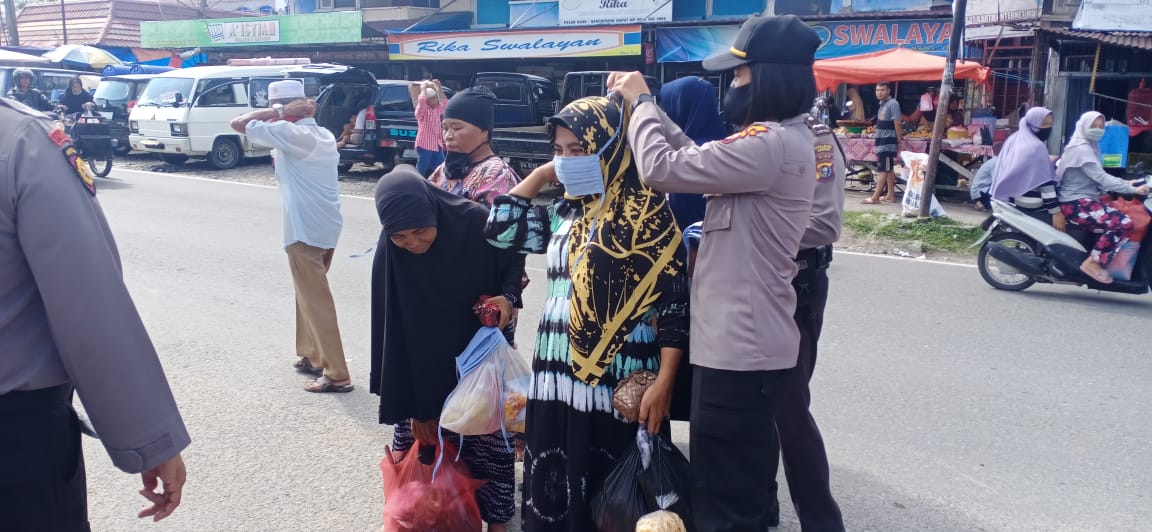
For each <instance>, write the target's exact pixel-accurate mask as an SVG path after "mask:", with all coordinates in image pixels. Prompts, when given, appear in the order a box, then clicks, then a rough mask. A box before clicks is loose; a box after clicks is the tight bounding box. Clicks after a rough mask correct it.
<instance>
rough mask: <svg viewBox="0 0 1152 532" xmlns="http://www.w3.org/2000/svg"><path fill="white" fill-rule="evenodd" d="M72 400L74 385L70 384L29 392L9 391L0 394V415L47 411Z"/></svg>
mask: <svg viewBox="0 0 1152 532" xmlns="http://www.w3.org/2000/svg"><path fill="white" fill-rule="evenodd" d="M71 402H72V386H71V385H69V384H61V385H60V386H53V387H51V388H41V389H39V390H31V391H27V392H21V391H15V392H8V393H6V394H4V395H0V416H14V415H19V414H33V413H36V412H46V411H48V410H52V409H55V408H58V407H60V406H61V405H68V404H71Z"/></svg>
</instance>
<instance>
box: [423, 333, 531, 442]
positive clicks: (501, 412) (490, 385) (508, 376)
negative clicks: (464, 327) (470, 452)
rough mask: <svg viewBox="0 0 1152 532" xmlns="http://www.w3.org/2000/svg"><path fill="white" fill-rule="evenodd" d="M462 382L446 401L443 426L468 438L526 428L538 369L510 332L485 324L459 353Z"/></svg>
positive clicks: (441, 420)
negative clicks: (508, 335) (511, 342)
mask: <svg viewBox="0 0 1152 532" xmlns="http://www.w3.org/2000/svg"><path fill="white" fill-rule="evenodd" d="M456 371H457V373H458V374H459V376H460V382H459V383H457V384H456V389H454V390H452V393H451V394H450V395H449V396H448V399H447V400H446V401H445V402H444V409H443V411H442V412H441V413H440V426H441V427H442V428H444V429H445V430H450V431H452V432H455V433H457V434H461V435H464V436H480V435H483V434H494V433H497V432H504V433H505V434H507V433H509V432H523V431H524V410H525V407H526V406H527V402H528V387H529V386H530V385H531V383H532V370H531V368H529V367H528V363H527V362H526V361H525V360H524V359H523V358H521V357H520V354H519V353H517V352H516V350H515V349H513V348H512V346H510V345H508V342H507V341H506V340H505V339H504V334H503V333H502V332H500V329H497V328H495V327H484V328H482V329H480V331H479V332H477V333H476V336H475V337H473V338H472V342H471V343H469V344H468V347H467V348H466V349H465V350H464V352H463V353H461V354H460V356H458V357H456Z"/></svg>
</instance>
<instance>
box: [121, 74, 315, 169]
mask: <svg viewBox="0 0 1152 532" xmlns="http://www.w3.org/2000/svg"><path fill="white" fill-rule="evenodd" d="M309 66H311V67H316V68H317V71H318V72H317V76H308V75H301V74H300V72H301V71H302V70H304V71H306V70H307V69H308V67H309ZM309 66H294V67H293V66H284V65H276V66H202V67H192V68H185V69H181V70H173V71H171V72H165V73H163V74H159V75H157V76H156V77H154V78H153V79H152V81H150V82H148V86H147V87H145V89H144V92H143V93H141V94H140V97H139V98H138V99H137V101H136V106H135V107H134V108H132V113H131V114H130V115H129V117H128V128H129V131H130V135H129V137H128V141H129V142H130V143H131V144H132V149H134V150H139V151H145V152H152V153H157V154H160V156H161V157H162V158H163V159H164V161H165V162H168V163H169V164H183V163H184V161H186V160H188V158H189V157H205V156H206V157H207V159H208V164H209V165H211V166H212V167H213V168H216V169H219V170H226V169H228V168H232V167H235V166H236V165H237V164H239V163H240V161H241V160H242V159H243V158H244V157H259V156H263V155H268V154H269V152H270V151H271V150H270V149H268V148H267V147H263V146H254V145H252V144H251V143H249V142H248V139H247V138H246V137H245V136H244V135H241V134H239V133H236V132H235V131H233V130H232V128H231V127H230V125H229V124H230V123H231V122H232V119H233V118H236V117H237V116H240V115H243V114H246V113H249V112H251V111H253V110H255V109H267V108H268V84H269V83H271V82H272V81H275V80H276V79H282V78H284V77H286V71H288V70H292V71H293V73H292V77H300V78H302V80H301V81H303V82H304V89H305V93H306V94H307V95H308V96H309V97H316V96H318V95H319V94H320V89H321V77H322V73H321V72H322V71H323V70H324V69H325V68H326V67H327V68H331V67H332V65H309Z"/></svg>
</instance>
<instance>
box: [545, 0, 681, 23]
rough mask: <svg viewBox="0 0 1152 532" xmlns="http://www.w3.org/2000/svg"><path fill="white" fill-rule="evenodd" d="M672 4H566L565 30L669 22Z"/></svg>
mask: <svg viewBox="0 0 1152 532" xmlns="http://www.w3.org/2000/svg"><path fill="white" fill-rule="evenodd" d="M671 20H672V0H563V1H562V2H560V25H561V26H594V25H597V24H634V23H639V22H644V23H652V22H669V21H671Z"/></svg>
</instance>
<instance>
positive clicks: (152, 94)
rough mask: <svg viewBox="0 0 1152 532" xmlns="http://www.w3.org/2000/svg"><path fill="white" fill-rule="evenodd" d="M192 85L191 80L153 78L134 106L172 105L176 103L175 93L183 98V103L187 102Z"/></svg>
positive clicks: (190, 94) (190, 95)
mask: <svg viewBox="0 0 1152 532" xmlns="http://www.w3.org/2000/svg"><path fill="white" fill-rule="evenodd" d="M192 84H193V80H192V79H191V78H153V79H152V81H149V82H148V87H146V88H145V89H144V93H143V94H141V95H140V101H139V103H137V104H136V105H139V106H145V105H153V106H160V105H172V104H174V103H176V94H177V93H179V94H180V95H181V96H183V97H184V101H189V100H190V99H191V97H192Z"/></svg>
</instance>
